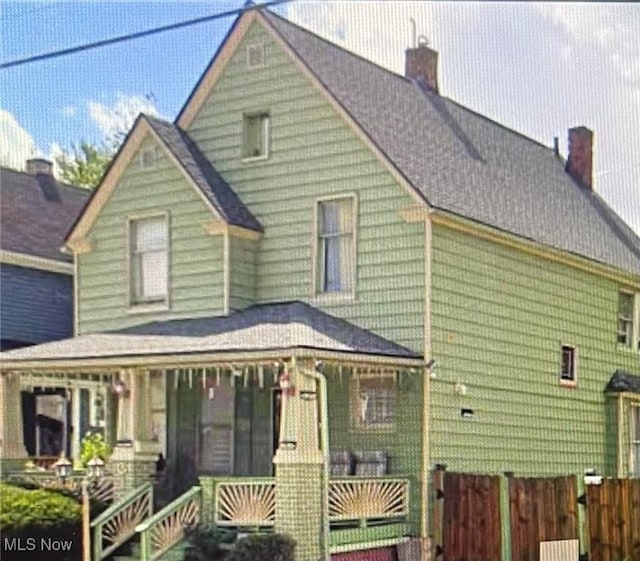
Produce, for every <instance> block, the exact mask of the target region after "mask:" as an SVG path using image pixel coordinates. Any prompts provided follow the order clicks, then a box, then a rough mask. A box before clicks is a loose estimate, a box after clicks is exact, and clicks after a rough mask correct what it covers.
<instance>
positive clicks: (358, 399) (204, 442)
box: [0, 303, 427, 561]
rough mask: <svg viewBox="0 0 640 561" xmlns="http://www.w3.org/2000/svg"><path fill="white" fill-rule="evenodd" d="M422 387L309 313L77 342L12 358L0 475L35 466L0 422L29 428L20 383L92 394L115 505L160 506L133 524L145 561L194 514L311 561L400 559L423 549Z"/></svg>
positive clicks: (288, 308)
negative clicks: (135, 499) (151, 498)
mask: <svg viewBox="0 0 640 561" xmlns="http://www.w3.org/2000/svg"><path fill="white" fill-rule="evenodd" d="M423 374H424V361H423V360H422V358H421V357H419V356H417V355H416V354H415V353H412V352H411V351H409V350H407V349H405V348H403V347H401V346H399V345H396V344H395V343H392V342H389V341H386V340H384V339H382V338H381V337H379V336H377V335H375V334H373V333H371V332H369V331H365V330H362V329H360V328H359V327H357V326H354V325H353V324H350V323H348V322H346V321H344V320H341V319H338V318H334V317H332V316H329V315H327V314H325V313H323V312H321V311H319V310H317V309H315V308H312V307H311V306H308V305H306V304H302V303H292V304H286V305H276V306H256V307H254V308H253V309H249V310H245V311H244V312H238V313H236V314H232V315H231V316H229V317H224V318H202V319H197V320H175V321H169V322H161V323H152V324H147V325H143V326H139V327H136V328H131V329H128V330H124V331H121V332H118V333H109V334H96V335H86V336H81V337H78V338H75V339H71V340H68V341H62V342H59V343H51V344H45V345H40V346H38V347H32V348H29V349H20V350H18V351H13V352H11V353H3V355H2V377H1V380H2V382H1V384H2V385H1V386H0V387H1V388H2V393H1V394H0V398H1V399H3V400H4V401H3V402H2V411H3V424H2V433H3V434H2V437H3V439H2V449H1V452H2V456H1V458H2V460H1V461H2V462H3V463H4V466H5V468H7V467H11V468H12V469H16V468H19V467H20V466H21V465H22V466H24V464H25V462H26V461H27V460H28V456H29V455H33V454H28V452H30V450H27V448H26V446H25V443H26V441H25V437H24V423H16V422H12V421H11V415H10V414H5V413H4V412H5V411H8V409H7V407H8V406H9V404H11V403H12V404H13V405H12V409H13V413H14V416H15V413H18V417H19V418H20V417H23V412H22V411H17V410H16V407H19V406H20V407H21V402H16V401H15V399H13V397H15V396H16V395H17V394H18V393H19V392H21V391H23V390H22V388H23V385H24V383H25V380H29V382H28V384H33V383H34V380H36V382H35V383H36V384H38V383H39V382H38V381H37V380H39V379H40V380H45V378H46V377H51V376H55V380H56V383H57V384H58V383H60V380H64V383H63V384H62V387H65V385H66V386H68V385H69V381H71V385H72V386H73V385H74V384H76V382H77V381H78V380H89V379H90V380H93V381H95V382H96V387H95V390H94V394H95V396H100V398H99V399H98V400H97V402H98V403H100V404H101V405H102V407H103V410H104V412H103V413H98V412H95V411H94V412H89V413H88V414H87V418H88V419H89V422H88V423H87V424H86V426H88V427H90V428H93V427H98V428H99V429H100V430H102V431H103V434H105V436H106V438H107V439H109V440H110V441H111V443H112V444H113V446H114V452H113V454H112V457H111V458H110V460H109V468H110V469H111V471H112V473H114V474H115V475H116V477H117V479H118V481H119V488H120V494H121V496H123V497H124V496H126V494H127V493H128V492H130V491H131V490H132V489H139V488H140V486H141V485H145V484H148V482H149V481H154V482H155V487H156V495H157V496H156V498H158V495H161V494H163V493H164V495H165V496H164V497H163V503H166V505H165V506H164V507H163V508H161V509H160V511H159V512H155V513H154V514H152V515H151V516H149V513H148V512H146V511H145V514H144V516H143V517H141V519H140V521H139V524H138V526H139V527H138V528H137V529H138V530H139V532H140V533H141V535H144V536H146V538H145V540H144V543H145V544H147V545H146V546H145V547H147V548H148V550H149V551H148V556H147V557H148V558H149V559H151V558H159V556H160V555H161V554H162V553H163V552H164V550H166V548H167V541H166V534H167V531H168V530H167V528H170V527H173V526H175V524H173V526H172V524H171V523H168V522H167V521H168V520H169V521H170V520H172V519H175V520H177V518H176V517H177V516H178V514H177V513H182V514H181V515H180V516H182V517H183V518H184V516H183V515H184V512H186V511H188V512H190V513H191V515H192V517H195V518H194V520H196V519H197V520H202V521H206V522H210V523H215V524H216V525H218V526H224V527H231V528H235V529H237V530H238V531H240V532H243V533H246V532H253V531H274V530H275V531H278V532H283V533H288V534H290V535H292V536H293V537H294V538H295V539H296V540H297V541H298V544H299V545H298V553H299V558H300V559H303V560H304V559H313V560H314V561H315V560H317V559H318V558H319V557H322V556H324V557H325V558H328V556H329V555H330V554H336V555H337V554H339V553H340V552H344V551H350V550H353V549H365V548H368V547H374V546H375V547H386V546H394V545H396V544H400V543H403V542H405V541H406V540H407V539H408V538H409V537H418V536H421V535H422V536H423V537H425V535H426V528H425V527H424V520H423V511H424V508H421V505H424V504H426V500H427V499H426V484H425V480H426V472H425V469H426V468H425V460H424V456H423V453H422V452H423V451H422V446H423V432H424V428H425V427H424V426H423V424H424V422H425V421H424V410H425V408H424V403H425V400H424V394H425V391H426V388H425V379H424V376H423ZM34 387H36V386H34ZM37 387H40V386H37ZM78 387H80V386H78ZM94 394H91V395H92V396H93V395H94ZM78 395H80V394H78ZM12 396H13V397H12ZM71 396H73V394H71ZM67 397H69V395H68V394H67ZM71 399H73V398H72V397H71ZM79 403H80V402H79ZM89 403H90V405H91V406H95V405H96V398H95V397H94V398H93V400H90V401H89ZM73 407H78V408H79V410H82V408H83V407H84V406H82V405H73V401H71V405H70V409H71V410H73ZM14 418H15V417H14ZM75 430H76V429H74V430H72V434H74V433H75ZM72 439H73V438H72V437H71V440H72ZM7 443H8V444H11V445H10V446H8V447H7V446H6V444H7ZM63 449H64V450H65V451H66V453H67V454H70V455H74V448H73V445H72V446H69V445H67V446H66V448H63ZM159 454H162V458H163V459H164V461H166V465H165V464H164V462H160V463H158V462H157V460H158V457H159V456H158V455H159ZM158 467H161V468H163V469H162V470H161V471H160V472H156V471H157V468H158ZM161 506H162V505H161ZM185 509H186V510H185ZM143 510H144V509H143ZM172 517H173V518H172ZM172 531H173V533H174V534H175V528H174V529H173V530H172ZM178 533H179V532H178ZM154 536H155V537H154ZM94 539H98V540H100V541H102V537H98V536H94ZM103 549H104V548H103Z"/></svg>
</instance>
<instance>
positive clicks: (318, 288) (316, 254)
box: [312, 193, 358, 300]
mask: <svg viewBox="0 0 640 561" xmlns="http://www.w3.org/2000/svg"><path fill="white" fill-rule="evenodd" d="M342 200H351V238H352V241H351V246H352V256H353V263H352V266H351V270H350V272H351V278H350V279H347V281H348V283H347V284H348V285H350V287H349V288H348V289H345V290H340V291H327V290H325V289H324V285H325V277H324V266H323V263H322V261H323V259H322V256H321V255H320V252H321V249H322V248H321V246H322V243H321V234H320V208H321V205H322V204H325V203H331V202H338V201H342ZM312 250H313V256H312V260H313V263H312V296H314V297H315V298H316V299H320V300H345V299H346V300H353V299H354V298H355V295H356V288H357V280H358V197H357V195H356V194H355V193H339V194H335V195H330V196H326V197H319V198H317V199H316V200H315V202H314V220H313V243H312Z"/></svg>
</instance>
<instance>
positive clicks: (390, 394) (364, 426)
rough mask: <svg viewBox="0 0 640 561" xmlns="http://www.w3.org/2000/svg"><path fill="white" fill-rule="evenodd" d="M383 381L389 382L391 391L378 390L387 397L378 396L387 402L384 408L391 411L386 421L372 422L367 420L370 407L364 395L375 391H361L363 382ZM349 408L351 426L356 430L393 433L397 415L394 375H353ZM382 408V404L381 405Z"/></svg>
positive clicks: (389, 373) (367, 398) (382, 373)
mask: <svg viewBox="0 0 640 561" xmlns="http://www.w3.org/2000/svg"><path fill="white" fill-rule="evenodd" d="M371 380H373V381H376V380H378V381H381V382H382V381H384V382H387V383H388V382H390V383H391V387H392V388H393V389H392V390H386V389H384V388H380V390H379V391H381V392H383V393H386V394H387V395H383V396H380V397H379V398H376V399H379V400H381V401H383V400H387V404H386V407H387V408H389V409H391V412H390V414H389V420H388V421H386V422H385V421H374V420H370V419H367V412H368V410H369V409H368V408H369V407H371V405H370V401H368V400H370V399H371V398H370V397H368V396H367V395H366V392H367V391H375V390H372V389H368V390H367V389H366V388H365V389H363V388H362V385H363V384H362V382H363V381H367V382H368V381H371ZM349 393H350V397H349V399H350V408H351V426H352V428H354V429H357V430H365V431H385V432H389V431H393V430H394V429H395V426H396V418H397V413H398V386H397V380H396V375H395V374H394V373H393V372H381V373H372V374H368V373H367V374H364V373H354V374H353V375H352V377H351V381H350V392H349ZM383 406H384V403H383Z"/></svg>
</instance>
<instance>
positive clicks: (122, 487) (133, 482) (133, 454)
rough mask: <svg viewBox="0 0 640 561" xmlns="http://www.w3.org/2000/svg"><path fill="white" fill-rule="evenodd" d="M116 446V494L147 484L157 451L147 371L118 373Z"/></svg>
mask: <svg viewBox="0 0 640 561" xmlns="http://www.w3.org/2000/svg"><path fill="white" fill-rule="evenodd" d="M119 381H120V382H121V384H122V385H121V387H122V388H123V391H122V392H121V393H120V394H119V395H118V400H119V402H118V418H117V427H116V444H115V446H114V449H113V454H112V455H111V460H110V462H111V465H112V469H113V471H114V472H115V474H116V475H117V476H118V484H119V488H118V489H117V492H118V493H119V494H122V493H126V492H127V491H128V490H131V489H133V488H134V487H136V486H138V485H140V484H141V483H144V482H147V481H149V477H150V476H151V475H152V474H153V473H154V470H155V461H156V459H157V457H158V453H159V452H160V449H159V444H158V442H157V441H153V440H152V429H151V381H150V375H149V372H148V371H147V370H143V369H133V368H132V369H126V370H122V371H121V372H120V374H119Z"/></svg>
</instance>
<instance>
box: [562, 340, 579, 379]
mask: <svg viewBox="0 0 640 561" xmlns="http://www.w3.org/2000/svg"><path fill="white" fill-rule="evenodd" d="M577 381H578V378H577V365H576V348H575V347H572V346H570V345H562V350H561V356H560V384H561V385H563V386H575V385H576V383H577Z"/></svg>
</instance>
